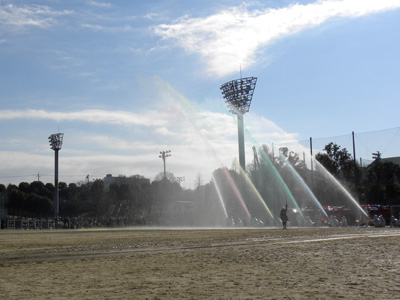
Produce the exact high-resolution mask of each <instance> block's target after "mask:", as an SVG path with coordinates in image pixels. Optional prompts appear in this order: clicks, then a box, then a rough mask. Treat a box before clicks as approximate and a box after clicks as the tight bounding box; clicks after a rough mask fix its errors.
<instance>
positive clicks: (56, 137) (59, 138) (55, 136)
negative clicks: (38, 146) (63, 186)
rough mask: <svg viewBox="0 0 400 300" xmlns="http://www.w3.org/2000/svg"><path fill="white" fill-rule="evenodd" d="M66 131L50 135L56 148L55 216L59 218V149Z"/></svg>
mask: <svg viewBox="0 0 400 300" xmlns="http://www.w3.org/2000/svg"><path fill="white" fill-rule="evenodd" d="M63 138H64V133H55V134H52V135H50V136H49V142H50V148H51V149H52V150H54V157H55V159H54V187H55V190H54V218H55V219H56V226H57V219H58V213H59V197H58V151H60V150H61V147H62V143H63Z"/></svg>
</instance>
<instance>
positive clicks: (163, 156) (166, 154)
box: [158, 150, 171, 180]
mask: <svg viewBox="0 0 400 300" xmlns="http://www.w3.org/2000/svg"><path fill="white" fill-rule="evenodd" d="M170 153H171V150H167V151H160V155H159V156H158V157H159V158H161V159H162V160H163V162H164V180H165V179H167V170H166V168H165V159H166V158H167V157H170V156H171V154H170Z"/></svg>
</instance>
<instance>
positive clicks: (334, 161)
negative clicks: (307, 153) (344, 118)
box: [275, 143, 400, 205]
mask: <svg viewBox="0 0 400 300" xmlns="http://www.w3.org/2000/svg"><path fill="white" fill-rule="evenodd" d="M280 151H281V153H282V154H283V156H284V157H285V158H286V159H287V160H288V161H289V162H290V163H291V165H292V166H293V167H294V168H295V169H296V170H297V172H298V173H299V174H300V175H301V176H302V178H303V179H304V181H305V182H306V183H307V184H308V186H310V187H311V189H312V190H313V193H314V194H315V195H316V196H317V198H318V200H319V201H320V202H321V203H322V204H323V205H332V204H334V203H338V202H339V203H340V199H343V197H340V191H339V190H338V189H337V187H334V186H329V185H328V184H327V178H325V177H323V176H319V175H317V176H316V174H315V173H318V171H319V169H321V168H325V169H326V170H327V171H328V172H329V174H331V175H332V176H333V177H334V178H335V179H336V180H337V181H338V182H340V184H341V185H343V186H344V187H345V188H346V190H347V191H349V192H350V193H351V194H352V195H353V197H354V198H355V199H357V200H358V201H359V202H360V204H379V205H395V204H400V166H399V165H397V164H395V163H393V162H390V161H387V160H384V159H381V158H380V156H376V157H375V160H374V161H373V162H372V163H371V164H369V165H368V166H367V167H362V166H360V165H359V164H358V163H356V162H355V160H354V158H353V156H352V155H351V154H350V153H349V152H348V151H347V149H346V148H341V147H340V146H339V145H337V144H334V143H329V144H327V145H326V146H325V147H324V150H323V152H320V153H318V154H316V155H315V159H316V161H317V163H316V164H315V165H314V166H313V169H314V171H311V168H309V167H308V168H307V167H306V165H305V162H304V161H303V160H301V159H300V157H299V155H298V154H297V153H294V152H291V151H289V150H288V149H287V148H281V149H280ZM275 164H280V165H282V159H280V158H276V159H275ZM280 170H281V173H283V176H285V175H284V168H280ZM318 174H319V173H318ZM313 175H314V176H313ZM340 204H345V203H340Z"/></svg>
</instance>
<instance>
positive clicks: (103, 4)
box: [88, 1, 112, 7]
mask: <svg viewBox="0 0 400 300" xmlns="http://www.w3.org/2000/svg"><path fill="white" fill-rule="evenodd" d="M88 3H89V4H90V5H94V6H97V7H111V6H112V4H111V3H108V2H98V1H88Z"/></svg>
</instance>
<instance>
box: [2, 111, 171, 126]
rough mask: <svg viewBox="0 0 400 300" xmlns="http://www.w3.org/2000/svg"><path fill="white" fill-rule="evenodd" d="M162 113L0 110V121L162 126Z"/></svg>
mask: <svg viewBox="0 0 400 300" xmlns="http://www.w3.org/2000/svg"><path fill="white" fill-rule="evenodd" d="M161 116H162V113H159V112H153V113H152V114H148V115H146V114H134V113H130V112H124V111H105V110H83V111H78V112H49V111H45V110H35V109H28V110H0V120H13V119H48V120H54V121H84V122H93V123H109V124H118V125H142V126H150V127H153V126H162V125H164V123H165V122H164V121H163V120H162V118H160V117H161Z"/></svg>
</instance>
